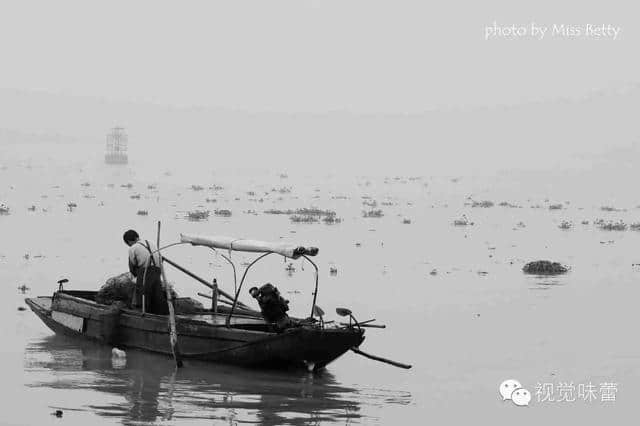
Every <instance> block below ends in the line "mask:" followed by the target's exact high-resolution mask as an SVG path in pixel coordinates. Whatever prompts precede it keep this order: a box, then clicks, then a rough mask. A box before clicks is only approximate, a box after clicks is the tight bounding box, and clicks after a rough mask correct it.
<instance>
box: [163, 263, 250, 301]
mask: <svg viewBox="0 0 640 426" xmlns="http://www.w3.org/2000/svg"><path fill="white" fill-rule="evenodd" d="M162 259H163V260H164V261H165V262H167V263H168V264H169V265H171V266H173V267H174V268H176V269H177V270H178V271H181V272H184V273H185V274H187V275H189V276H190V277H191V278H193V279H194V280H196V281H198V282H200V283H201V284H204V285H206V286H207V287H209V288H210V289H212V290H213V285H212V284H210V283H208V282H207V280H205V279H203V278H200V277H199V276H197V275H196V274H194V273H193V272H191V271H189V270H188V269H186V268H184V267H183V266H180V265H178V264H177V263H175V262H174V261H172V260H170V259H167V258H166V257H164V256H162ZM218 294H220V295H222V296H224V297H226V298H227V299H229V300H230V301H232V302H233V299H234V298H233V296H231V295H230V294H228V293H227V292H225V291H224V290H221V289H220V287H218ZM238 305H240V306H242V307H244V308H245V309H247V308H248V309H250V308H249V306H247V305H245V304H244V303H242V302H240V301H239V300H238Z"/></svg>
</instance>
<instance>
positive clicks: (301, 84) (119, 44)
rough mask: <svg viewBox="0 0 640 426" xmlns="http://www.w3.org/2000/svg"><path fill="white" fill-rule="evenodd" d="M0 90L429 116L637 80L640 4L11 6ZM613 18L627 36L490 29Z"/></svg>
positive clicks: (299, 1)
mask: <svg viewBox="0 0 640 426" xmlns="http://www.w3.org/2000/svg"><path fill="white" fill-rule="evenodd" d="M0 5H1V6H0V52H1V54H2V56H1V59H0V61H1V63H0V88H11V89H26V90H41V91H47V92H53V93H64V94H70V95H89V96H98V97H106V98H109V99H117V100H133V101H136V100H146V101H153V102H158V103H162V104H170V105H203V106H222V107H226V108H236V109H244V110H251V111H261V110H272V111H326V110H349V111H360V112H371V111H373V112H405V111H413V112H416V111H425V110H431V109H433V108H439V107H443V106H469V105H493V104H496V103H503V104H504V103H506V104H514V103H515V104H517V103H520V102H524V101H528V100H540V99H542V100H553V99H557V98H560V97H569V98H574V97H580V96H582V95H583V94H584V93H585V92H588V91H590V90H592V89H594V88H616V87H618V86H619V85H624V84H627V83H629V82H635V81H637V76H638V75H639V71H640V69H639V68H640V66H639V65H640V61H638V55H637V47H638V45H639V41H640V37H639V36H638V30H637V22H638V21H637V17H638V6H637V5H636V2H630V1H625V2H614V1H607V2H604V1H585V0H580V1H557V0H556V1H530V2H523V1H477V0H469V1H439V2H433V1H424V0H423V1H401V0H393V1H374V0H366V1H345V0H341V1H319V0H315V1H308V0H291V1H264V0H262V1H242V0H233V1H224V2H221V1H210V0H208V1H180V2H178V1H175V2H162V1H132V0H127V1H108V2H107V1H102V2H94V1H86V0H83V1H39V2H34V1H24V0H21V1H1V2H0ZM494 21H496V22H497V23H498V25H500V26H511V25H514V24H515V25H518V26H519V25H522V26H527V27H528V26H530V25H531V23H532V22H535V23H536V24H540V25H546V26H551V25H553V24H566V25H569V24H572V25H586V24H612V25H614V26H619V27H621V28H622V31H621V33H620V34H619V35H618V39H617V40H615V41H613V40H611V39H600V40H598V39H595V38H588V39H585V38H579V39H569V38H562V37H556V38H553V39H552V38H551V37H548V38H546V39H543V40H541V41H536V40H532V39H529V38H526V37H524V38H520V39H515V40H514V39H511V40H505V39H502V40H485V26H488V25H492V24H493V22H494Z"/></svg>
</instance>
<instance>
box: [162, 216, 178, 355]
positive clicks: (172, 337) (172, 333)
mask: <svg viewBox="0 0 640 426" xmlns="http://www.w3.org/2000/svg"><path fill="white" fill-rule="evenodd" d="M158 257H159V258H160V274H161V275H162V281H163V284H164V288H165V291H166V293H167V305H168V307H169V341H170V342H171V352H172V353H173V359H175V361H176V366H178V368H180V367H182V355H181V354H180V348H179V346H178V331H177V329H176V313H175V311H174V310H173V301H172V299H173V297H172V295H171V289H170V288H169V282H168V281H167V276H166V275H165V273H164V267H163V266H162V254H161V253H160V221H158Z"/></svg>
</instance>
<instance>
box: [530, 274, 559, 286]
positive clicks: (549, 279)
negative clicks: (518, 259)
mask: <svg viewBox="0 0 640 426" xmlns="http://www.w3.org/2000/svg"><path fill="white" fill-rule="evenodd" d="M528 281H529V284H530V285H529V289H530V290H549V289H551V288H553V287H558V286H563V285H564V284H565V282H564V280H563V279H562V277H559V276H557V275H531V276H529V277H528Z"/></svg>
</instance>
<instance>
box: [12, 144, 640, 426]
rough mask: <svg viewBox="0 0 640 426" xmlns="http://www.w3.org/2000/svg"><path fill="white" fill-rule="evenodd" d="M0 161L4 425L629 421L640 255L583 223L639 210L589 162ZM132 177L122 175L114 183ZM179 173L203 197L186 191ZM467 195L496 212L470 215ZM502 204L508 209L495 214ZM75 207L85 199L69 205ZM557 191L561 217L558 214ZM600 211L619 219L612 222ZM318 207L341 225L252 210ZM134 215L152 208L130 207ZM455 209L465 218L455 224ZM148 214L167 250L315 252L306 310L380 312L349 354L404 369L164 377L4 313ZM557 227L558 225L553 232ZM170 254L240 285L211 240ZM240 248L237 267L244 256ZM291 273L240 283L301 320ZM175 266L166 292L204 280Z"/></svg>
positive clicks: (116, 262)
mask: <svg viewBox="0 0 640 426" xmlns="http://www.w3.org/2000/svg"><path fill="white" fill-rule="evenodd" d="M0 153H1V154H2V156H1V157H0V159H1V160H0V202H4V203H6V204H8V205H9V206H10V208H11V214H9V215H3V216H0V235H1V236H2V240H3V244H2V245H0V278H1V279H2V282H3V283H4V285H3V286H2V287H0V295H1V296H2V304H3V309H1V310H0V319H1V320H2V323H3V327H2V329H1V331H0V333H1V334H0V337H2V341H3V345H2V346H3V348H2V351H1V352H0V361H1V365H2V373H3V375H2V377H3V379H4V384H3V386H2V389H3V394H2V395H3V396H2V398H3V410H2V413H1V414H0V422H2V423H3V424H48V423H60V422H65V423H68V424H69V423H70V424H87V422H92V423H96V424H99V423H109V424H111V423H126V424H148V423H149V424H174V423H179V424H183V423H193V424H241V423H257V424H288V423H294V424H330V423H337V424H424V423H429V422H433V423H444V424H448V423H458V422H463V421H464V422H474V421H478V420H485V419H486V420H489V419H492V420H495V421H496V422H497V423H499V424H502V423H506V422H510V423H512V422H517V423H519V424H538V423H539V422H541V421H547V422H549V421H550V422H552V423H553V424H559V423H560V422H561V421H562V422H571V423H572V424H575V423H577V422H578V421H580V422H581V423H587V424H588V423H592V422H594V423H596V422H603V421H607V422H610V421H625V420H627V422H628V420H629V418H630V417H629V416H631V415H632V414H633V413H635V412H636V411H637V410H634V408H635V401H636V400H637V399H638V397H640V392H639V390H638V389H639V388H638V386H639V385H640V344H639V343H638V340H637V338H636V333H635V328H636V324H638V320H639V319H640V318H639V317H640V314H639V313H638V312H639V311H638V309H637V305H638V303H639V302H638V301H639V300H640V298H639V296H640V289H639V286H638V282H637V281H638V275H639V274H640V267H636V266H633V264H634V263H640V252H639V250H638V247H640V232H634V231H630V230H627V231H622V232H606V231H602V230H600V229H598V227H597V226H596V225H594V224H593V220H594V219H596V218H603V219H607V220H609V219H610V220H617V219H622V220H625V221H626V222H627V223H631V222H635V221H640V210H638V209H637V208H636V205H638V204H640V197H634V194H629V191H622V190H617V189H616V188H620V187H619V186H615V185H614V186H607V187H599V186H598V182H600V181H599V180H597V179H595V178H594V177H593V176H591V175H588V174H586V175H585V174H584V172H580V173H576V174H571V175H566V176H562V177H560V178H558V177H557V176H548V177H546V178H542V179H541V178H540V176H535V178H534V177H533V176H532V175H519V176H517V177H513V176H506V175H501V176H497V177H491V178H487V177H484V178H473V179H472V178H466V177H462V178H461V179H460V180H459V181H457V182H453V181H452V180H451V179H450V177H447V178H444V177H429V175H428V171H425V175H424V176H423V177H421V178H419V179H409V178H408V177H399V178H398V179H394V177H395V175H389V177H388V178H385V177H384V176H377V177H369V178H367V177H357V176H336V175H327V174H322V173H315V174H311V173H309V174H305V173H290V174H289V176H288V177H287V178H282V177H280V176H279V175H280V173H281V172H282V171H255V173H250V172H247V171H244V172H242V173H239V172H233V171H232V170H226V171H222V170H215V171H212V167H210V166H209V167H205V163H206V161H204V160H203V161H201V162H200V163H198V164H194V165H191V166H190V167H187V165H185V164H153V165H149V164H147V163H143V162H140V161H138V162H136V161H133V163H132V165H131V166H130V167H107V166H105V165H103V164H101V159H100V156H99V155H95V154H91V151H90V149H88V148H86V147H82V146H73V147H64V154H65V155H64V158H62V156H61V155H60V152H58V151H54V150H53V149H52V147H51V146H26V147H25V146H23V147H19V146H3V147H1V148H0ZM134 154H135V153H134ZM134 157H135V156H134ZM167 171H170V173H165V172H167ZM83 183H87V184H88V185H83ZM126 183H131V184H132V185H133V187H132V188H123V187H121V185H123V184H126ZM149 184H155V185H157V188H156V189H148V187H147V186H148V185H149ZM192 184H198V185H202V186H204V188H205V189H204V190H202V191H193V190H190V189H189V187H190V186H191V185H192ZM212 185H219V186H221V187H222V188H223V189H218V190H213V189H209V187H210V186H212ZM283 188H287V190H282V191H279V190H280V189H283ZM611 188H614V190H613V193H612V190H611ZM289 189H290V192H289V191H288V190H289ZM273 190H275V191H273ZM250 191H252V192H253V193H255V195H250V194H248V192H250ZM615 191H619V192H620V193H615ZM138 194H140V198H139V199H137V198H131V196H132V195H138ZM469 196H471V197H472V198H473V199H475V200H485V199H487V200H492V201H494V202H495V203H496V205H495V206H494V207H491V208H486V209H483V208H471V207H470V206H468V205H465V202H468V201H469V200H468V199H467V197H469ZM363 197H365V198H363ZM207 198H209V199H216V202H207V201H206V199H207ZM372 200H375V201H376V202H377V207H376V208H381V209H382V210H383V211H384V217H382V218H368V219H365V218H363V217H362V213H361V212H362V210H364V209H369V207H367V206H364V205H363V201H365V202H370V201H372ZM501 201H508V202H510V203H512V204H517V205H519V206H521V207H522V208H509V207H500V206H498V205H497V204H498V203H499V202H501ZM70 202H74V203H77V208H75V209H73V211H69V210H68V208H67V204H68V203H70ZM551 203H563V206H564V208H563V209H562V210H560V211H550V210H549V209H548V205H549V204H551ZM32 205H35V207H36V208H35V211H30V210H29V209H28V207H30V206H32ZM536 205H539V206H540V207H541V208H532V206H536ZM602 205H615V206H616V207H620V208H626V211H616V212H604V211H601V210H600V207H601V206H602ZM310 206H316V207H320V208H323V209H332V210H335V211H336V212H337V214H338V216H339V217H341V218H342V222H341V223H339V224H336V225H325V224H322V223H319V224H311V225H309V224H293V223H291V222H290V221H289V219H288V217H287V216H280V215H266V214H264V213H263V211H264V210H267V209H271V208H275V209H288V208H292V209H295V208H301V207H310ZM221 208H224V209H229V210H231V211H232V212H233V215H232V216H231V217H229V218H222V217H217V216H214V215H212V216H211V217H210V218H209V219H208V220H207V221H203V222H190V221H187V220H185V218H184V215H185V214H186V212H187V211H189V210H194V209H209V210H211V211H213V210H214V209H221ZM143 209H144V210H148V212H149V215H148V216H139V215H137V214H136V212H137V211H138V210H143ZM249 211H255V212H256V213H257V214H252V213H250V212H249ZM462 214H466V215H467V216H468V217H469V218H470V220H472V221H473V222H474V225H473V226H468V227H454V226H452V222H453V220H454V219H456V218H459V217H460V216H461V215H462ZM405 218H406V219H410V220H411V223H410V224H404V223H403V219H405ZM157 220H161V221H162V227H163V229H162V241H163V242H165V243H169V242H174V241H177V240H178V238H179V233H180V232H193V233H203V234H222V235H235V236H241V237H251V238H256V239H263V240H280V239H286V240H289V241H299V242H303V243H305V244H306V243H308V244H315V245H317V246H318V247H320V254H319V256H318V258H317V261H318V266H319V267H320V269H321V273H320V292H319V296H318V303H319V305H320V306H322V307H323V309H324V310H325V311H326V312H327V314H328V315H327V316H328V318H327V319H337V317H336V315H335V314H331V313H332V312H334V309H335V307H339V306H343V307H349V308H350V309H352V310H353V311H354V313H355V315H356V317H357V318H359V319H361V320H366V319H370V318H376V319H377V320H378V322H380V323H384V324H386V325H387V328H386V329H383V330H378V329H370V330H368V331H367V338H366V340H365V342H364V344H363V345H362V349H363V350H365V351H368V352H371V353H374V354H378V355H381V356H385V357H389V358H393V359H397V360H399V361H403V362H407V363H411V364H413V365H414V368H413V369H411V370H408V371H407V370H400V369H396V368H394V367H391V366H387V365H384V364H380V363H376V362H374V361H371V360H368V359H364V358H361V357H358V356H357V355H355V354H352V353H349V354H346V355H345V356H344V357H342V358H340V359H339V360H337V361H336V362H335V363H333V364H331V365H330V366H329V367H328V368H327V369H326V370H325V371H323V372H322V373H320V374H315V375H314V374H307V373H304V372H264V371H255V370H246V369H241V368H236V367H229V366H220V365H208V364H200V363H195V362H187V363H186V367H185V368H183V369H181V370H179V371H174V368H173V365H172V362H171V360H170V359H168V358H166V357H162V356H156V355H153V354H147V353H143V352H137V351H129V352H128V354H127V359H126V363H122V362H120V363H118V362H114V361H112V359H111V356H110V350H111V348H109V347H104V346H99V345H93V344H87V343H83V342H79V341H75V340H71V339H67V338H62V337H55V336H53V334H52V332H50V331H49V329H47V328H46V327H45V326H44V325H43V324H42V323H41V322H40V320H38V319H37V318H36V316H35V315H34V314H33V313H31V312H30V311H28V310H27V311H18V307H21V306H25V304H24V302H23V299H24V297H30V296H37V295H49V294H51V293H52V292H53V291H54V289H55V288H56V281H57V280H58V279H60V278H61V277H67V278H69V279H70V283H69V284H68V285H67V288H71V289H97V288H99V286H100V285H101V284H102V283H103V282H104V281H105V280H106V279H107V278H108V277H110V276H112V275H116V274H118V273H120V272H123V271H124V270H126V247H125V246H124V244H123V243H122V241H121V235H122V233H123V231H124V230H126V229H128V228H135V229H137V230H138V231H139V232H140V233H141V234H143V237H146V238H155V227H156V221H157ZM562 220H569V221H571V222H572V223H573V227H572V229H570V230H561V229H559V228H558V225H559V224H560V222H561V221H562ZM583 220H586V221H588V222H589V223H588V224H582V223H581V222H582V221H583ZM520 222H522V224H523V225H524V226H522V225H518V224H519V223H520ZM166 255H167V256H169V257H170V258H172V259H173V260H176V261H178V262H180V263H182V264H184V265H185V266H187V267H189V268H190V269H192V270H193V271H194V272H196V273H197V274H198V275H200V276H203V277H207V278H213V277H217V279H218V281H219V282H220V283H222V285H223V286H224V288H225V289H227V290H228V291H230V290H232V289H233V281H232V275H231V272H230V271H229V270H228V268H227V267H226V264H225V262H224V260H223V259H220V258H216V257H215V256H212V255H211V254H210V251H209V250H206V249H202V248H200V249H199V248H191V247H176V248H174V249H172V251H171V252H167V253H166ZM232 257H233V259H234V260H235V261H237V263H238V264H241V263H243V262H246V261H247V260H249V259H250V258H251V257H250V256H243V255H241V254H236V253H234V254H233V255H232ZM539 258H548V259H552V260H557V261H560V262H562V263H565V264H567V265H570V266H571V267H572V270H571V272H570V273H569V274H567V275H564V276H561V277H556V278H552V279H548V278H539V277H527V276H525V275H523V274H522V272H521V268H522V266H523V265H524V263H526V262H527V261H530V260H535V259H539ZM293 266H294V268H295V272H293V273H291V274H289V273H287V271H286V270H285V267H286V263H284V262H283V260H282V259H281V258H280V259H279V258H276V257H273V258H271V259H268V260H266V261H265V262H264V263H263V264H262V266H261V267H259V268H256V269H255V270H254V271H253V272H251V273H250V274H249V276H248V284H260V283H263V282H265V281H271V282H273V283H275V284H276V285H277V286H278V287H279V288H280V289H281V291H283V292H284V293H286V295H287V297H288V298H289V299H290V300H291V304H292V310H293V314H294V315H308V309H309V307H310V303H311V297H312V296H311V291H312V285H313V273H312V269H311V268H310V267H309V266H308V265H306V266H305V265H304V264H302V263H301V262H300V261H294V262H293ZM332 266H333V267H336V268H337V269H338V273H337V275H335V276H332V275H330V274H329V267H332ZM170 274H171V275H170V277H169V279H170V280H172V281H174V282H175V286H176V289H177V290H178V292H179V293H180V295H183V296H191V297H195V298H197V296H196V292H198V291H200V292H202V291H207V290H206V289H205V288H204V287H202V286H201V285H200V284H198V283H197V282H194V281H192V280H190V279H189V278H186V277H184V276H181V275H179V273H178V272H176V271H170ZM22 284H25V285H27V286H28V287H29V288H30V289H29V290H28V291H27V292H26V294H24V295H23V294H21V292H20V291H19V290H18V289H17V287H18V286H19V285H22ZM247 288H248V287H247ZM244 300H245V302H246V303H250V300H249V298H248V297H246V296H245V299H244ZM202 301H203V302H205V300H202ZM509 378H514V379H517V380H519V381H520V382H521V383H522V384H523V386H524V387H526V388H527V389H529V390H530V391H531V393H532V394H533V399H532V401H531V404H530V405H529V406H528V407H516V406H515V405H513V404H512V403H511V402H509V401H506V402H503V401H502V400H501V398H500V396H499V395H498V391H497V389H498V385H499V384H500V382H502V381H503V380H505V379H509ZM559 382H573V383H574V384H575V386H576V387H577V386H578V385H579V384H581V383H588V382H592V383H594V384H595V385H596V386H599V385H600V383H604V382H615V383H616V386H617V394H616V400H615V401H609V402H602V401H600V400H598V401H591V402H586V401H583V400H577V401H573V402H567V401H564V402H559V401H556V402H548V401H544V402H541V401H539V400H538V399H537V398H536V394H535V387H536V384H537V383H554V384H558V383H559ZM56 409H62V410H63V411H64V415H63V418H62V419H58V418H56V417H54V416H53V415H51V413H52V412H54V411H55V410H56Z"/></svg>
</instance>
